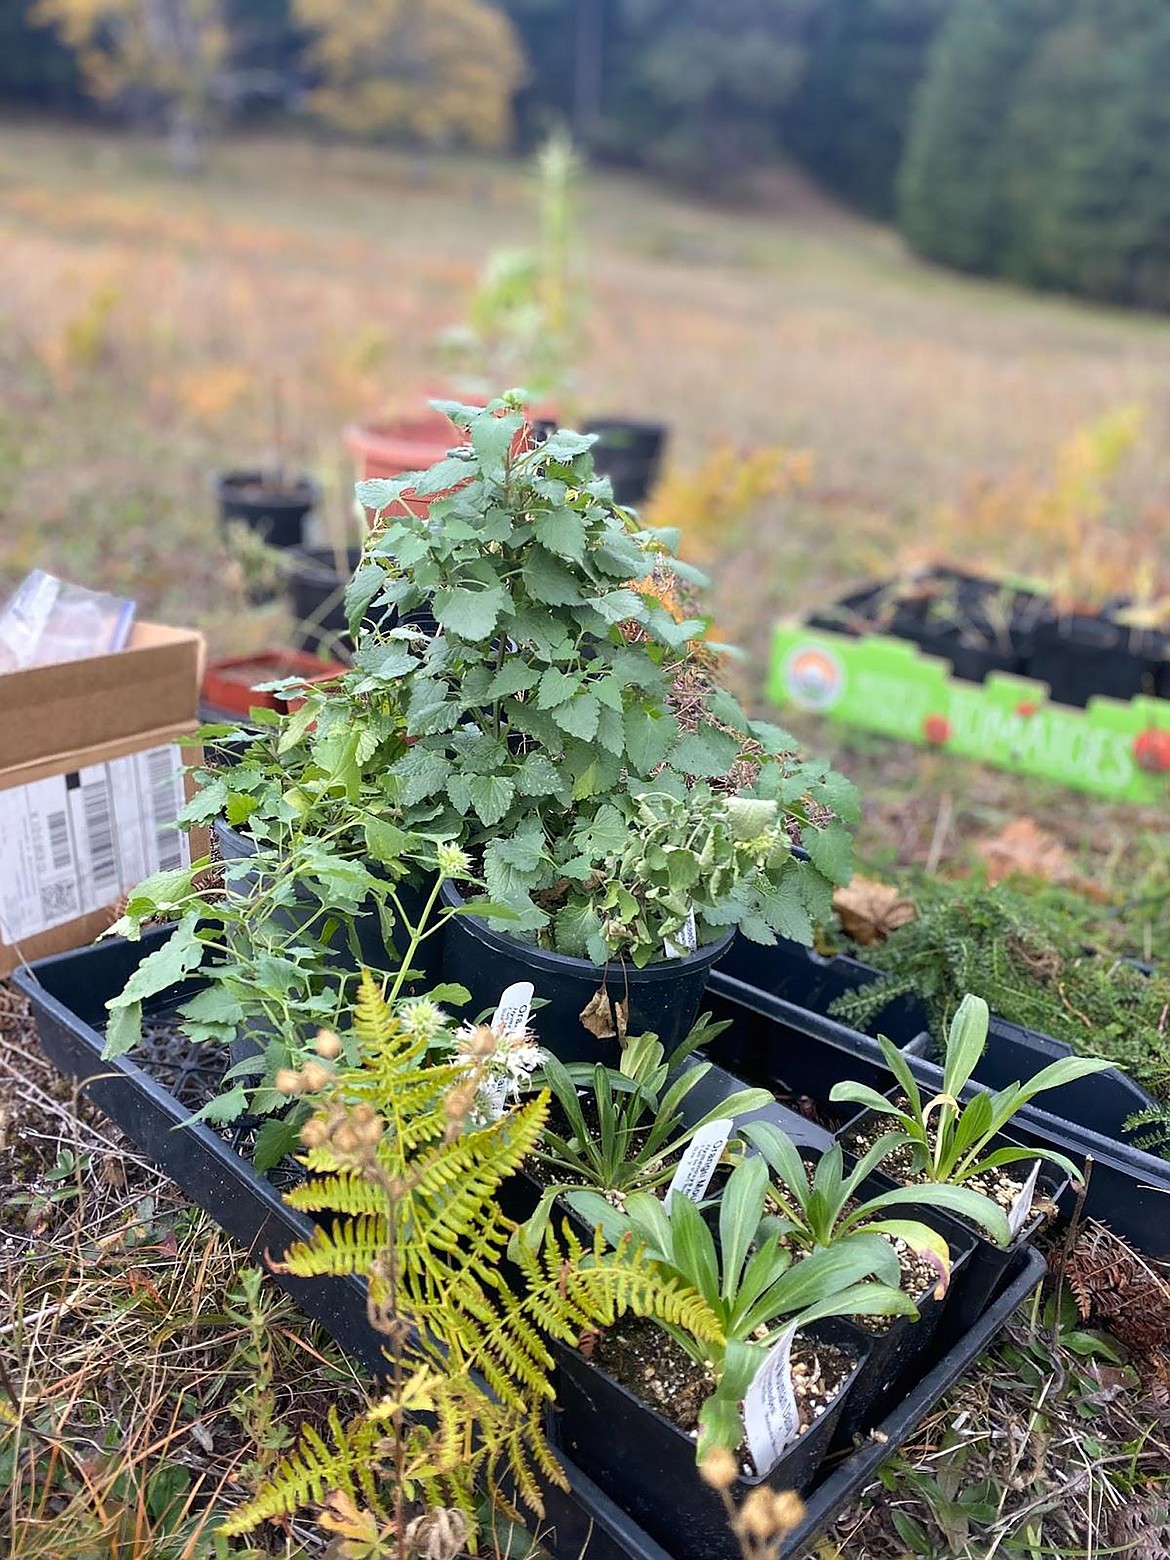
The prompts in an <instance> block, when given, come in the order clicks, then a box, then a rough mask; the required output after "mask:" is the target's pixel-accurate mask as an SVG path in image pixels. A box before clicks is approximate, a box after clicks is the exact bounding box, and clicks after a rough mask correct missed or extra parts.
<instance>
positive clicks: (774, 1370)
mask: <svg viewBox="0 0 1170 1560" xmlns="http://www.w3.org/2000/svg"><path fill="white" fill-rule="evenodd" d="M796 1327H797V1324H796V1323H795V1322H793V1324H792V1326H791V1327H789V1328H788V1329H787V1330H786V1331H785V1332H783V1333H781V1335H780V1337H779V1338H778V1339H777V1340H776V1342H775V1343H774V1344H773V1345H772V1347H771V1348H770V1349H769V1351H768V1356H767V1358H766V1359H765V1360H764V1363H763V1364H762V1365H761V1366H760V1368H759V1370H758V1371H757V1372H756V1374H755V1376H754V1378H753V1379H752V1384H751V1386H750V1387H749V1388H748V1389H747V1395H746V1396H745V1397H744V1400H743V1424H744V1429H745V1430H746V1432H747V1443H748V1450H749V1451H750V1452H751V1454H752V1462H753V1463H755V1465H756V1472H757V1473H758V1474H766V1473H767V1471H768V1469H769V1468H771V1467H772V1465H773V1463H775V1461H776V1459H777V1458H778V1457H779V1456H780V1454H781V1452H783V1450H784V1448H785V1447H786V1446H787V1445H788V1444H789V1442H791V1441H793V1440H795V1438H796V1436H797V1434H798V1432H799V1430H800V1410H799V1409H798V1408H797V1406H796V1393H795V1391H794V1390H793V1386H792V1358H791V1355H792V1340H793V1338H795V1337H796Z"/></svg>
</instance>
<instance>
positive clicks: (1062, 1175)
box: [837, 1088, 1071, 1334]
mask: <svg viewBox="0 0 1170 1560" xmlns="http://www.w3.org/2000/svg"><path fill="white" fill-rule="evenodd" d="M897 1092H898V1090H897V1089H896V1088H895V1089H891V1090H890V1091H889V1093H890V1094H891V1095H894V1094H896V1093H897ZM881 1123H882V1118H881V1117H879V1116H878V1114H877V1112H876V1111H871V1110H863V1111H860V1112H858V1114H857V1115H855V1116H854V1117H852V1119H851V1120H849V1121H848V1122H846V1124H845V1125H844V1126H843V1127H842V1128H841V1130H840V1131H839V1132H838V1133H837V1141H838V1142H839V1143H840V1144H841V1147H842V1148H843V1149H844V1151H845V1154H846V1155H847V1156H848V1155H849V1154H851V1152H852V1144H853V1142H854V1140H855V1137H856V1134H857V1133H858V1132H860V1131H862V1130H863V1129H864V1128H865V1127H872V1126H875V1125H877V1126H880V1129H881V1130H883V1131H884V1130H886V1128H887V1127H888V1126H892V1125H893V1123H892V1122H890V1121H889V1120H888V1119H887V1120H886V1123H885V1125H881ZM1021 1146H1023V1145H1022V1144H1021V1142H1020V1140H1019V1139H1018V1138H1017V1137H1015V1136H1014V1135H1011V1134H1009V1133H1006V1132H1005V1133H1000V1134H999V1135H998V1136H997V1137H994V1138H992V1140H991V1143H990V1144H989V1145H988V1152H989V1153H991V1152H992V1151H994V1150H995V1149H998V1148H1019V1147H1021ZM1016 1173H1017V1174H1019V1175H1027V1174H1029V1173H1030V1166H1029V1165H1028V1163H1027V1161H1021V1163H1020V1164H1019V1165H1017V1166H1016ZM904 1184H906V1185H910V1184H913V1183H909V1182H907V1183H904ZM1070 1184H1071V1179H1070V1177H1069V1175H1068V1173H1067V1172H1066V1171H1064V1170H1061V1169H1060V1168H1059V1166H1056V1165H1053V1164H1050V1163H1048V1162H1047V1161H1045V1160H1041V1161H1040V1172H1039V1174H1038V1176H1037V1178H1036V1191H1035V1195H1034V1197H1033V1200H1032V1210H1031V1212H1030V1213H1029V1214H1028V1216H1027V1217H1026V1218H1025V1220H1024V1223H1023V1225H1022V1226H1021V1228H1020V1230H1019V1232H1018V1233H1017V1235H1016V1237H1015V1239H1014V1240H1013V1241H1012V1243H1011V1245H1010V1246H997V1245H995V1244H994V1242H992V1241H990V1240H988V1239H987V1238H986V1236H984V1235H983V1234H982V1233H981V1232H980V1231H979V1230H977V1229H976V1227H975V1226H974V1225H973V1224H968V1223H967V1220H966V1219H964V1218H962V1217H960V1216H959V1215H957V1214H955V1215H952V1218H953V1219H954V1221H955V1223H956V1224H957V1225H959V1226H960V1228H966V1229H969V1230H970V1232H971V1235H972V1237H973V1239H974V1249H973V1250H972V1252H971V1257H970V1260H969V1261H968V1263H967V1264H966V1268H965V1270H964V1272H963V1273H962V1275H961V1277H960V1280H959V1282H958V1283H957V1284H955V1285H952V1288H951V1292H950V1294H949V1296H948V1304H947V1306H946V1324H947V1329H948V1331H949V1332H950V1333H952V1334H954V1333H955V1332H956V1331H965V1330H966V1329H967V1328H968V1327H970V1325H971V1324H972V1322H973V1321H974V1320H975V1318H976V1317H978V1316H981V1315H982V1314H983V1312H984V1311H985V1310H986V1309H987V1307H988V1306H989V1305H990V1304H991V1302H992V1301H993V1299H994V1298H995V1295H996V1294H997V1292H998V1290H999V1288H1000V1285H1001V1284H1002V1283H1003V1281H1004V1278H1005V1276H1006V1274H1007V1272H1008V1270H1009V1268H1010V1266H1011V1262H1012V1258H1013V1257H1014V1256H1015V1255H1016V1253H1017V1252H1019V1251H1022V1250H1023V1249H1024V1247H1025V1246H1029V1245H1030V1244H1031V1243H1032V1241H1033V1240H1035V1238H1036V1236H1037V1235H1039V1234H1040V1232H1041V1230H1043V1229H1044V1227H1045V1225H1047V1224H1050V1223H1051V1222H1052V1221H1053V1219H1055V1218H1056V1216H1057V1212H1058V1209H1059V1206H1060V1202H1061V1199H1062V1198H1063V1197H1064V1195H1065V1193H1066V1192H1067V1191H1068V1189H1069V1186H1070Z"/></svg>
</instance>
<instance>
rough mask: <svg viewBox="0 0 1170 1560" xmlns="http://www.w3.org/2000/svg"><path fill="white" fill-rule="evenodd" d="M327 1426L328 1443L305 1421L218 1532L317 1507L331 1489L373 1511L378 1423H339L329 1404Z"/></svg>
mask: <svg viewBox="0 0 1170 1560" xmlns="http://www.w3.org/2000/svg"><path fill="white" fill-rule="evenodd" d="M327 1428H328V1433H329V1437H330V1440H329V1441H328V1442H327V1441H326V1440H325V1439H324V1438H323V1437H322V1436H321V1435H320V1434H319V1432H318V1431H317V1430H315V1429H314V1428H313V1426H312V1425H305V1426H304V1427H303V1428H302V1430H301V1436H300V1441H299V1442H298V1444H297V1446H296V1447H295V1449H294V1450H293V1451H292V1452H290V1453H289V1455H288V1456H287V1457H284V1458H282V1459H281V1461H280V1463H279V1464H278V1465H277V1467H276V1470H275V1472H274V1473H272V1474H270V1475H269V1477H268V1479H267V1481H266V1483H265V1486H264V1489H263V1490H261V1491H260V1493H259V1494H257V1495H255V1496H253V1498H252V1499H251V1500H250V1501H248V1502H247V1503H246V1504H245V1505H243V1506H240V1507H238V1508H237V1509H236V1510H235V1511H233V1512H232V1514H231V1516H229V1517H228V1518H227V1520H226V1521H225V1522H223V1523H222V1524H221V1526H220V1528H219V1532H221V1533H222V1534H223V1535H224V1536H225V1537H229V1538H231V1537H236V1536H238V1535H239V1534H241V1533H247V1532H248V1531H250V1529H252V1528H254V1527H256V1526H258V1525H259V1524H260V1523H261V1522H264V1521H267V1520H268V1519H269V1518H270V1517H282V1516H291V1515H292V1514H293V1513H294V1512H296V1511H298V1510H299V1509H300V1508H301V1507H302V1506H307V1505H319V1504H321V1502H322V1501H324V1499H325V1497H326V1496H327V1495H330V1494H332V1492H333V1491H334V1490H341V1491H342V1492H343V1493H344V1494H346V1495H348V1496H349V1497H350V1498H351V1499H352V1500H354V1501H362V1502H364V1503H365V1504H366V1505H368V1506H370V1507H371V1508H372V1509H373V1510H379V1509H380V1503H379V1501H378V1495H377V1489H376V1487H375V1485H376V1479H375V1476H376V1473H377V1471H378V1469H379V1466H380V1458H379V1454H378V1445H379V1442H380V1441H381V1439H382V1434H383V1432H382V1427H381V1425H379V1424H377V1423H376V1422H373V1421H371V1420H370V1419H368V1418H365V1417H363V1418H361V1419H357V1420H355V1421H353V1422H352V1423H351V1424H349V1425H343V1424H342V1423H341V1419H340V1417H339V1415H338V1413H337V1410H336V1409H335V1408H330V1410H329V1413H328V1419H327Z"/></svg>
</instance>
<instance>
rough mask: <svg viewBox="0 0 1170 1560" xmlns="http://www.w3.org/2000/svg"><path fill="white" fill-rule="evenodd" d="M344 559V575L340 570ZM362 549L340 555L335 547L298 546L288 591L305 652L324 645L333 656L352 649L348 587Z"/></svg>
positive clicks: (299, 638)
mask: <svg viewBox="0 0 1170 1560" xmlns="http://www.w3.org/2000/svg"><path fill="white" fill-rule="evenodd" d="M341 558H344V562H345V570H346V572H345V573H344V574H339V573H338V570H337V565H338V562H339V561H340V560H341ZM361 558H362V550H361V548H360V547H348V548H346V549H345V552H344V554H339V553H337V552H336V551H334V549H333V548H332V547H301V546H298V547H297V548H296V551H295V552H293V554H292V555H291V558H290V560H289V575H288V588H289V600H290V603H291V606H292V613H293V617H294V618H295V619H296V622H297V639H298V640H299V642H300V643H301V644H302V645H303V646H304V647H305V649H306V650H318V649H320V648H321V647H322V646H324V648H325V649H326V650H327V651H328V652H329V654H330V655H341V654H344V653H346V652H348V651H351V650H352V644H351V641H350V638H349V624H348V622H347V621H346V616H345V587H346V586H347V585H348V584H349V582H350V579H351V578H352V576H353V572H354V570H355V569H356V568H357V566H358V564H359V563H360V562H361Z"/></svg>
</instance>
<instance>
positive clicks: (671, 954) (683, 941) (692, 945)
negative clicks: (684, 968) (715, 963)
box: [662, 910, 699, 959]
mask: <svg viewBox="0 0 1170 1560" xmlns="http://www.w3.org/2000/svg"><path fill="white" fill-rule="evenodd" d="M662 946H663V947H664V948H665V949H666V957H667V958H668V959H685V958H686V957H687V955H688V954H692V953H694V951H695V949H696V948H697V947H698V946H699V929H698V927H697V926H696V925H695V912H694V910H688V911H687V918H686V920H685V921H684V922H683V924H682V925H681V926H680V927H679V929H678V931H677V932H676V933H675V935H674V936H673V937H664V938H663V939H662Z"/></svg>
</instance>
